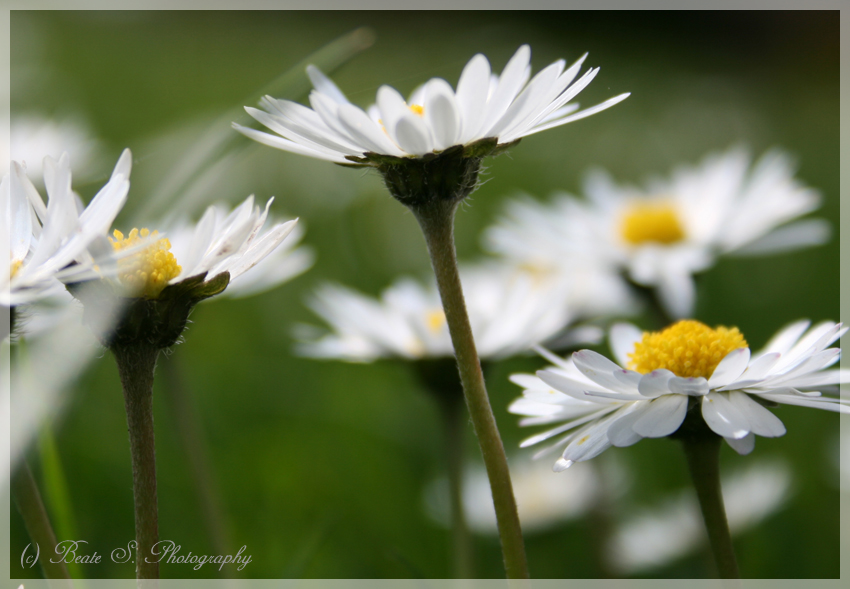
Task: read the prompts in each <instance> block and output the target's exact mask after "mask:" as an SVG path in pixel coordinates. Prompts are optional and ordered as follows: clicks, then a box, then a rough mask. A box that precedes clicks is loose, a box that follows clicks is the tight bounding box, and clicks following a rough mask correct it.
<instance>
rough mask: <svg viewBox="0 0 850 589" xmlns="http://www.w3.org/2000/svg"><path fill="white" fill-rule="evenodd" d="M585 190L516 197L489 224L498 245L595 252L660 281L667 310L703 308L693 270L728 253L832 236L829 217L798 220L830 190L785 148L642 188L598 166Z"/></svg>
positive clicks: (738, 152)
mask: <svg viewBox="0 0 850 589" xmlns="http://www.w3.org/2000/svg"><path fill="white" fill-rule="evenodd" d="M583 191H584V193H585V195H586V196H587V200H580V199H577V198H574V197H571V196H568V195H561V196H558V197H556V198H555V199H554V200H553V201H552V202H551V203H550V204H542V203H538V202H534V201H532V200H530V199H527V200H524V201H516V202H513V203H511V204H510V205H509V206H508V208H507V211H506V215H505V216H504V217H503V219H502V220H501V221H500V222H499V223H498V224H497V225H496V226H494V227H493V228H491V229H490V230H489V231H488V233H487V238H486V239H487V245H488V249H490V250H491V251H494V252H496V253H498V254H500V255H505V256H508V257H510V258H514V259H521V260H529V261H532V262H534V263H538V264H540V263H548V264H552V265H558V264H559V263H562V262H561V261H562V260H569V259H571V258H573V257H576V256H578V257H589V258H592V259H593V260H595V263H596V264H598V265H601V266H604V267H608V268H612V269H615V270H622V271H625V272H626V274H627V275H628V277H629V278H630V279H631V280H632V281H633V282H634V283H636V284H638V285H641V286H644V287H648V288H653V289H655V290H656V292H657V295H658V298H659V302H660V303H661V305H662V307H663V308H664V310H665V312H666V314H667V315H668V316H669V317H671V318H683V317H688V316H690V315H692V313H693V308H694V304H695V299H696V290H695V286H694V281H693V275H694V274H696V273H699V272H702V271H704V270H706V269H708V268H710V267H711V266H712V265H714V263H715V260H716V258H717V257H718V256H721V255H763V254H772V253H778V252H784V251H790V250H793V249H797V248H802V247H808V246H813V245H819V244H822V243H824V242H825V241H826V240H827V239H828V237H829V233H830V231H829V223H827V222H826V221H825V220H822V219H804V220H798V221H794V219H797V218H798V217H801V216H803V215H805V214H807V213H809V212H811V211H813V210H815V209H816V208H817V207H818V206H819V204H820V197H819V195H818V193H817V192H816V191H814V190H812V189H811V188H807V187H805V186H803V185H802V184H801V183H800V182H799V181H797V180H796V179H795V178H794V166H793V164H792V162H791V160H790V158H789V157H788V156H787V155H785V154H783V153H782V152H780V151H777V150H774V151H770V152H768V153H766V154H765V155H764V156H762V157H761V159H759V160H758V161H757V162H756V163H755V164H754V165H751V164H750V157H749V155H748V154H747V153H746V151H744V150H742V149H732V150H730V151H728V152H726V153H723V154H719V155H710V156H708V157H706V158H705V159H704V160H703V161H702V163H700V164H699V165H697V166H681V167H679V168H677V169H676V170H674V171H673V173H672V174H671V175H670V177H669V178H666V179H659V178H656V179H654V180H651V181H649V182H648V183H647V184H646V185H645V186H644V187H642V188H636V187H632V186H621V185H617V184H616V183H615V182H614V181H613V180H612V179H611V178H610V176H608V175H607V174H606V173H604V172H601V171H596V172H593V173H591V174H589V175H588V176H587V178H586V180H585V183H584V190H583ZM791 221H794V222H791Z"/></svg>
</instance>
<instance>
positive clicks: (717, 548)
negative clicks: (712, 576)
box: [682, 435, 741, 579]
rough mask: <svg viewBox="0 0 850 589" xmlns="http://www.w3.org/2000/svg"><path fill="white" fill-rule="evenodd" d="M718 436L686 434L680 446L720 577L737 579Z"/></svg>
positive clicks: (736, 566) (738, 576) (737, 573)
mask: <svg viewBox="0 0 850 589" xmlns="http://www.w3.org/2000/svg"><path fill="white" fill-rule="evenodd" d="M720 441H721V440H720V436H717V435H708V436H687V437H683V438H682V447H683V448H684V450H685V457H686V458H687V461H688V470H689V471H690V473H691V479H692V480H693V482H694V487H695V488H696V491H697V497H698V498H699V506H700V509H701V510H702V517H703V519H704V520H705V528H706V531H707V532H708V540H709V543H710V544H711V551H712V552H713V553H714V561H715V563H716V564H717V570H718V572H719V573H720V578H721V579H740V578H741V575H740V573H739V572H738V562H737V560H736V559H735V551H734V548H733V546H732V535H731V534H730V533H729V524H728V522H727V521H726V509H725V507H724V506H723V494H722V492H721V490H720Z"/></svg>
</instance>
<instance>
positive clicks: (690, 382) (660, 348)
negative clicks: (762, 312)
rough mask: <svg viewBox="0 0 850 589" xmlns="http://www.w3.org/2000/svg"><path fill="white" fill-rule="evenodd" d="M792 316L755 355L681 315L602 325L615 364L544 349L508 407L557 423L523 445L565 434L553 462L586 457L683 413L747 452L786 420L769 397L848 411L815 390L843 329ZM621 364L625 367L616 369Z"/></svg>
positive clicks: (724, 333) (831, 378)
mask: <svg viewBox="0 0 850 589" xmlns="http://www.w3.org/2000/svg"><path fill="white" fill-rule="evenodd" d="M808 327H809V322H808V321H799V322H797V323H793V324H791V325H789V326H787V327H786V328H784V329H782V330H781V331H780V332H779V333H778V334H777V335H776V336H774V338H773V339H772V340H771V341H770V342H769V343H768V344H767V345H766V346H765V347H764V349H762V350H761V351H760V352H759V353H758V354H757V355H755V356H752V357H751V354H750V349H749V347H748V346H747V342H746V341H745V340H744V339H743V336H742V335H741V333H740V332H739V331H738V330H737V329H735V328H731V329H727V328H724V327H718V328H716V329H711V328H709V327H708V326H705V325H703V324H701V323H699V322H696V321H682V322H679V323H677V324H675V325H673V326H671V327H668V328H667V329H665V330H663V331H661V332H658V333H641V332H640V331H639V330H638V329H637V328H635V327H634V326H632V325H627V324H618V325H616V326H614V328H612V330H611V347H612V349H613V351H614V355H615V356H616V358H617V360H618V361H619V362H620V365H619V366H618V365H617V364H615V363H614V362H611V361H610V360H608V359H607V358H605V357H604V356H601V355H600V354H597V353H595V352H592V351H590V350H582V351H581V352H576V353H575V354H573V355H572V358H571V359H570V360H561V359H559V358H557V357H555V356H549V355H547V358H548V359H549V360H551V361H553V362H555V363H556V366H555V367H552V368H548V369H546V370H541V371H539V372H538V373H537V376H532V375H527V374H517V375H514V376H512V377H511V380H512V381H513V382H515V383H516V384H518V385H520V386H521V387H523V389H525V390H524V391H523V395H524V396H523V397H522V398H521V399H518V400H517V401H515V402H514V403H513V404H512V405H511V406H510V411H511V412H512V413H516V414H519V415H524V416H526V418H525V419H523V420H522V421H521V422H520V424H521V425H538V424H551V423H559V422H562V423H561V424H560V425H558V426H557V427H555V428H554V429H550V430H548V431H545V432H543V433H541V434H538V435H535V436H532V437H531V438H528V439H527V440H525V441H524V442H523V444H522V445H523V446H530V445H532V444H536V443H538V442H541V441H543V440H547V439H549V438H552V437H554V436H558V435H560V434H563V433H565V432H569V433H567V434H566V435H565V436H564V437H563V438H562V439H560V440H559V441H558V442H557V443H556V444H555V446H553V447H558V446H562V445H566V448H565V450H564V451H563V454H562V457H561V458H560V459H559V460H558V461H557V462H556V463H555V470H564V469H565V468H567V467H569V466H570V464H572V463H573V462H577V461H581V460H588V459H590V458H593V457H594V456H597V455H598V454H600V453H601V452H603V451H604V450H606V449H607V448H609V447H611V446H612V445H613V446H630V445H632V444H634V443H636V442H638V441H639V440H641V439H642V438H659V437H664V436H669V435H671V434H673V433H675V432H676V431H677V430H678V429H679V427H680V426H681V425H682V423H683V422H684V421H685V417H686V415H687V414H688V413H689V412H697V411H699V412H701V416H702V419H703V420H704V422H705V424H706V425H707V426H708V428H710V429H711V430H712V431H713V432H714V433H716V434H717V435H719V436H722V437H724V438H725V439H726V441H727V442H728V443H729V445H730V446H732V447H733V448H734V449H735V450H736V451H737V452H739V453H741V454H747V453H749V452H751V451H752V449H753V446H754V444H755V438H754V435H755V434H757V435H760V436H766V437H777V436H781V435H783V434H784V433H785V426H784V425H783V424H782V422H781V421H780V420H779V419H778V418H777V417H776V416H775V415H773V413H771V412H770V411H768V410H767V409H765V407H764V405H772V404H775V403H780V404H788V405H802V406H806V407H816V408H819V409H827V410H831V411H838V412H842V413H850V407H848V405H847V402H846V401H844V400H841V399H837V398H832V397H826V396H823V395H822V394H821V392H820V390H819V389H823V388H824V387H826V388H827V389H830V388H834V387H835V385H838V384H839V382H840V380H841V377H842V375H844V376H845V377H846V373H845V371H842V370H838V369H830V370H827V368H828V367H829V366H831V365H832V364H834V363H835V362H837V361H838V357H839V353H840V351H839V350H838V349H837V348H828V346H829V345H830V344H831V343H833V342H834V341H836V340H837V339H838V338H839V337H841V335H842V334H843V333H844V332H845V331H846V328H842V326H841V324H834V323H829V322H827V323H822V324H819V325H816V326H814V327H812V328H811V329H809V330H808V331H806V330H807V328H808ZM624 366H625V368H624Z"/></svg>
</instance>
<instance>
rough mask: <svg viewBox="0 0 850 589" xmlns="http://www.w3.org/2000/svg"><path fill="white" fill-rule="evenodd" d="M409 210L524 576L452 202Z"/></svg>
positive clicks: (512, 563)
mask: <svg viewBox="0 0 850 589" xmlns="http://www.w3.org/2000/svg"><path fill="white" fill-rule="evenodd" d="M410 209H411V210H412V211H413V213H414V214H415V215H416V219H417V221H419V225H420V227H421V228H422V232H423V234H424V235H425V241H426V243H427V244H428V253H429V254H430V256H431V265H432V267H433V269H434V275H435V276H436V278H437V287H438V288H439V291H440V298H441V299H442V302H443V310H444V311H445V314H446V321H447V323H448V326H449V332H450V334H451V338H452V344H453V345H454V349H455V357H456V359H457V366H458V371H459V372H460V380H461V383H462V384H463V392H464V397H465V399H466V406H467V408H468V410H469V414H470V416H471V417H472V425H473V427H474V429H475V434H476V436H477V437H478V443H479V445H480V446H481V453H482V455H483V457H484V465H485V467H486V468H487V476H488V477H489V479H490V489H491V491H492V493H493V504H494V506H495V508H496V520H497V522H498V526H499V537H500V539H501V542H502V554H503V556H504V560H505V571H506V573H507V577H508V578H509V579H527V578H529V576H528V563H527V561H526V556H525V545H524V542H523V538H522V530H521V528H520V523H519V516H518V514H517V508H516V501H515V500H514V493H513V488H512V486H511V477H510V472H509V470H508V461H507V457H506V456H505V448H504V446H503V445H502V439H501V437H500V436H499V429H498V427H497V426H496V419H495V417H494V416H493V410H492V408H491V407H490V401H489V398H488V396H487V389H486V387H485V385H484V375H483V373H482V371H481V363H480V361H479V359H478V352H477V351H476V349H475V340H474V339H473V336H472V328H471V326H470V324H469V316H468V315H467V312H466V303H465V301H464V298H463V289H462V287H461V283H460V275H459V273H458V267H457V259H456V255H455V244H454V213H455V209H456V201H449V200H440V199H433V200H430V201H428V202H426V203H420V204H418V205H415V206H410Z"/></svg>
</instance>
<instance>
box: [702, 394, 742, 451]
mask: <svg viewBox="0 0 850 589" xmlns="http://www.w3.org/2000/svg"><path fill="white" fill-rule="evenodd" d="M702 417H703V419H705V422H706V423H707V424H708V427H710V428H711V429H712V430H713V431H714V433H716V434H717V435H719V436H723V437H724V438H734V439H736V440H738V439H741V438H743V437H744V436H746V435H747V434H748V433H750V423H749V421H748V420H747V418H746V416H745V415H744V414H743V413H741V411H740V409H738V408H737V407H736V406H735V405H733V404H732V402H731V401H730V400H729V396H728V394H726V393H708V394H707V395H705V396H704V397H703V399H702Z"/></svg>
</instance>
